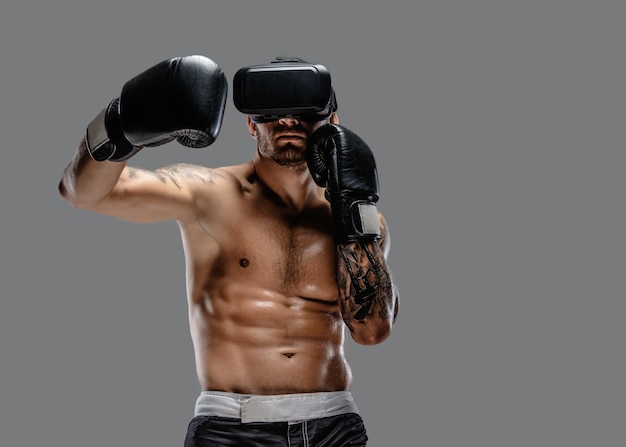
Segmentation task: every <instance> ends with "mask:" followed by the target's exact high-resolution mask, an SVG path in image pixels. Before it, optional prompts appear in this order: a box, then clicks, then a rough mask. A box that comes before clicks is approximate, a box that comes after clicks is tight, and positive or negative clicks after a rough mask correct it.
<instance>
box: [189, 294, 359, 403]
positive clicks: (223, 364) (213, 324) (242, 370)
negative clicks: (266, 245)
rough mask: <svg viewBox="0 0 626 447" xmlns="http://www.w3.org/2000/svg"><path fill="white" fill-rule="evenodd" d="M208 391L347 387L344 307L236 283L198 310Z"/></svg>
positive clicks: (196, 338)
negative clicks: (344, 349) (339, 310)
mask: <svg viewBox="0 0 626 447" xmlns="http://www.w3.org/2000/svg"><path fill="white" fill-rule="evenodd" d="M190 323H191V332H192V339H193V342H194V348H195V355H196V364H197V372H198V378H199V380H200V385H201V387H202V389H203V390H213V391H227V392H235V393H244V394H263V395H266V394H288V393H306V392H318V391H338V390H347V389H349V388H350V385H351V373H350V367H349V366H348V364H347V362H346V360H345V357H344V351H343V343H344V324H343V321H342V320H341V316H340V314H339V312H338V309H337V305H336V302H328V301H323V300H315V299H307V298H304V297H301V296H287V295H284V294H282V293H278V292H273V291H270V290H264V289H257V288H252V287H247V286H246V285H245V284H244V285H241V284H237V285H234V286H233V285H230V286H228V287H227V288H224V289H223V290H221V291H218V290H216V289H213V290H212V291H211V293H210V294H206V295H205V296H204V299H202V300H198V301H196V302H195V304H194V305H193V306H192V307H191V308H190Z"/></svg>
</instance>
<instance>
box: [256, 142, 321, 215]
mask: <svg viewBox="0 0 626 447" xmlns="http://www.w3.org/2000/svg"><path fill="white" fill-rule="evenodd" d="M253 164H254V169H255V172H256V175H257V178H258V180H259V181H260V182H261V183H262V184H263V185H264V187H266V188H267V189H269V191H270V193H271V194H272V195H274V196H275V197H276V199H277V200H279V201H280V202H282V203H283V204H284V205H285V206H287V207H289V208H292V209H293V210H294V211H302V210H303V209H304V208H306V207H308V206H310V205H311V204H312V203H314V202H317V201H319V200H320V198H322V197H323V192H322V191H321V189H320V188H319V187H318V186H317V185H316V184H315V182H314V181H313V178H312V177H311V174H310V173H309V170H308V168H307V166H306V163H305V162H303V164H302V165H301V166H283V165H280V164H278V163H276V162H275V161H273V160H270V159H268V158H265V157H263V156H261V155H260V154H259V152H258V151H257V153H256V154H255V157H254V160H253Z"/></svg>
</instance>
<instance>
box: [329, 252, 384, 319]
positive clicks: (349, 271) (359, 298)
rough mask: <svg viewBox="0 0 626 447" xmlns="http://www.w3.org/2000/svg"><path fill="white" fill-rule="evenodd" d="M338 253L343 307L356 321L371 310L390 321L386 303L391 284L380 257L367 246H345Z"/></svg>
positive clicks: (363, 317) (364, 316)
mask: <svg viewBox="0 0 626 447" xmlns="http://www.w3.org/2000/svg"><path fill="white" fill-rule="evenodd" d="M338 252H339V266H338V267H339V274H338V282H339V292H340V299H341V305H342V306H343V308H344V309H345V310H347V311H348V314H349V315H350V316H351V317H352V318H353V319H355V320H357V321H363V320H364V319H365V318H366V317H367V316H368V315H370V312H372V311H375V312H378V316H379V317H380V318H383V319H385V318H388V317H389V307H388V305H387V303H386V300H387V299H388V297H389V296H390V295H391V288H392V284H391V280H390V278H389V276H388V275H387V274H386V272H385V271H383V269H382V268H381V266H383V265H384V260H383V259H381V255H380V254H377V253H374V252H372V250H371V248H370V247H369V246H368V245H367V244H366V243H354V244H342V245H339V246H338ZM345 313H346V312H344V314H345ZM348 327H350V324H349V323H348ZM351 329H352V328H351Z"/></svg>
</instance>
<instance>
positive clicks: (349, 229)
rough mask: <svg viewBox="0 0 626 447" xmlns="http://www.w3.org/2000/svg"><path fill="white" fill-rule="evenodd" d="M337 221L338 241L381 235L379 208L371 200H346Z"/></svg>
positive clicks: (376, 237)
mask: <svg viewBox="0 0 626 447" xmlns="http://www.w3.org/2000/svg"><path fill="white" fill-rule="evenodd" d="M337 221H338V222H337V224H336V225H337V226H336V228H337V230H338V231H336V233H337V234H336V239H337V241H338V242H347V241H354V240H376V239H378V238H379V237H380V227H379V222H378V209H377V208H376V205H375V204H374V203H372V202H371V201H369V200H355V201H351V202H344V203H343V205H342V210H341V217H340V218H339V219H337Z"/></svg>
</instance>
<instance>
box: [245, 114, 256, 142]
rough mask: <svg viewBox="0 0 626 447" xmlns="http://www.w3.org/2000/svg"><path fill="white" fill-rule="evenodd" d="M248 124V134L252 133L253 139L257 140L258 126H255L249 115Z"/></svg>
mask: <svg viewBox="0 0 626 447" xmlns="http://www.w3.org/2000/svg"><path fill="white" fill-rule="evenodd" d="M246 120H247V121H246V124H247V125H248V132H250V135H252V138H256V135H257V133H256V124H254V123H253V122H252V120H251V119H250V116H249V115H248V116H247V117H246Z"/></svg>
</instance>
